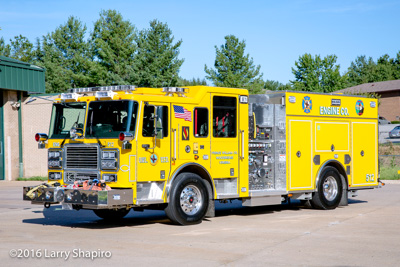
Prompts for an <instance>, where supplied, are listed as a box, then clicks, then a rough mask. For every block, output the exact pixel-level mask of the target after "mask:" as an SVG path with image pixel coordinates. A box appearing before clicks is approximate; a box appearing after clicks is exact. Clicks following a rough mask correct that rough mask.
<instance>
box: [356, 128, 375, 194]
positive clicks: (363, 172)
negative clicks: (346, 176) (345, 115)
mask: <svg viewBox="0 0 400 267" xmlns="http://www.w3.org/2000/svg"><path fill="white" fill-rule="evenodd" d="M352 128H353V131H352V138H351V139H352V142H353V150H352V156H351V158H352V167H351V169H352V176H351V181H352V182H351V187H358V186H375V185H377V184H378V159H377V157H378V156H377V155H378V147H377V146H378V142H377V124H376V122H353V123H352Z"/></svg>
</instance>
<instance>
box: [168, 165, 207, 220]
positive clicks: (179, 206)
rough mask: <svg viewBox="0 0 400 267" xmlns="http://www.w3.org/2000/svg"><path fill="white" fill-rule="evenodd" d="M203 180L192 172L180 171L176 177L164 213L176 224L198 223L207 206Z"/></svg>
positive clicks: (205, 188)
mask: <svg viewBox="0 0 400 267" xmlns="http://www.w3.org/2000/svg"><path fill="white" fill-rule="evenodd" d="M208 200H209V196H208V191H207V187H206V184H205V181H204V180H203V179H202V178H200V176H198V175H197V174H194V173H181V174H179V175H178V177H176V180H175V181H174V185H173V187H172V189H171V193H170V201H169V203H168V206H167V208H166V209H165V213H166V215H167V217H168V218H169V219H170V220H171V221H172V222H173V223H176V224H181V225H190V224H198V223H200V222H201V221H202V220H203V218H204V216H205V215H206V212H207V208H208Z"/></svg>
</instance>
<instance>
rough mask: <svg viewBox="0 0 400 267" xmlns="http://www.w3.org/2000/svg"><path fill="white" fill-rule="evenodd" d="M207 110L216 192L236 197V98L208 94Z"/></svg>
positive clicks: (235, 96)
mask: <svg viewBox="0 0 400 267" xmlns="http://www.w3.org/2000/svg"><path fill="white" fill-rule="evenodd" d="M211 107H212V115H211V122H210V123H211V127H210V128H211V171H212V176H213V178H214V179H215V180H214V182H215V184H216V187H217V188H216V190H217V193H218V194H219V195H224V194H226V195H232V194H238V177H239V157H240V146H239V139H240V132H239V123H238V117H239V114H238V110H239V109H238V96H237V95H219V94H211ZM220 178H221V179H224V180H221V181H218V179H220Z"/></svg>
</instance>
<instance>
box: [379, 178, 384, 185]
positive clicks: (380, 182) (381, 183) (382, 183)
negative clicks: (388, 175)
mask: <svg viewBox="0 0 400 267" xmlns="http://www.w3.org/2000/svg"><path fill="white" fill-rule="evenodd" d="M378 184H380V186H384V185H385V183H384V182H382V181H381V179H380V178H378Z"/></svg>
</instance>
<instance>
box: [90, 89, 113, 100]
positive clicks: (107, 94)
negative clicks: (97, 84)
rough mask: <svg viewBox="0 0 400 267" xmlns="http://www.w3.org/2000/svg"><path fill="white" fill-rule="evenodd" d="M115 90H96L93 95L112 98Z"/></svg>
mask: <svg viewBox="0 0 400 267" xmlns="http://www.w3.org/2000/svg"><path fill="white" fill-rule="evenodd" d="M116 94H117V93H116V92H113V91H97V92H96V94H95V96H96V98H97V99H104V98H107V99H112V98H113V97H114V95H116Z"/></svg>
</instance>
